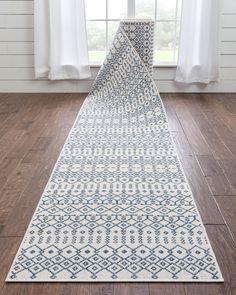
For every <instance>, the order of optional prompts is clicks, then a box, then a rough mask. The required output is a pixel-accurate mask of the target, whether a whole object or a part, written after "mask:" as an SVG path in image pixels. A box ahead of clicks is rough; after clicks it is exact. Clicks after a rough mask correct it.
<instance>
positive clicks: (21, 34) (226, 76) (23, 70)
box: [0, 0, 236, 92]
mask: <svg viewBox="0 0 236 295" xmlns="http://www.w3.org/2000/svg"><path fill="white" fill-rule="evenodd" d="M221 1H222V8H221V18H222V25H221V27H222V28H221V46H220V76H221V80H220V82H219V83H214V84H210V85H208V86H199V85H190V86H186V87H184V88H183V86H182V85H181V86H180V85H178V84H176V83H175V82H174V81H173V76H174V71H175V68H173V67H158V68H156V69H155V71H154V78H155V80H156V81H157V84H158V87H159V90H160V92H185V91H186V92H191V91H193V92H236V0H221ZM33 60H34V50H33V0H26V1H21V0H8V1H5V0H4V1H3V0H0V92H88V91H89V88H90V86H91V84H92V80H93V79H94V77H95V76H96V73H97V71H98V69H97V68H93V69H92V72H93V76H92V78H90V79H89V80H83V81H57V82H50V81H42V80H41V81H39V80H35V79H34V71H33Z"/></svg>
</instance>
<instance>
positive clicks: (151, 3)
mask: <svg viewBox="0 0 236 295" xmlns="http://www.w3.org/2000/svg"><path fill="white" fill-rule="evenodd" d="M135 14H136V17H138V18H151V19H154V18H155V0H136V1H135Z"/></svg>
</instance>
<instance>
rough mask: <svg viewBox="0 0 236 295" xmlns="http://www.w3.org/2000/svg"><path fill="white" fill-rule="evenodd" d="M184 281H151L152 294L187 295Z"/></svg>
mask: <svg viewBox="0 0 236 295" xmlns="http://www.w3.org/2000/svg"><path fill="white" fill-rule="evenodd" d="M184 287H185V284H184V283H171V284H168V283H158V284H157V283H149V290H150V295H163V294H164V295H185V294H186V293H185V288H184Z"/></svg>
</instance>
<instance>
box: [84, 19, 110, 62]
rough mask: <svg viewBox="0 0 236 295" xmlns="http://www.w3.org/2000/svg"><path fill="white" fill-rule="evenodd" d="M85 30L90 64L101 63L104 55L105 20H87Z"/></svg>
mask: <svg viewBox="0 0 236 295" xmlns="http://www.w3.org/2000/svg"><path fill="white" fill-rule="evenodd" d="M87 30H88V49H89V59H90V64H101V63H102V62H103V60H104V58H105V56H106V22H105V21H88V23H87Z"/></svg>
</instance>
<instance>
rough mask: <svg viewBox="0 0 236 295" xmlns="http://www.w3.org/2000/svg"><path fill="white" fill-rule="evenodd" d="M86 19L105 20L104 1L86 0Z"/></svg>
mask: <svg viewBox="0 0 236 295" xmlns="http://www.w3.org/2000/svg"><path fill="white" fill-rule="evenodd" d="M85 3H86V16H87V19H105V18H106V0H99V1H98V0H86V1H85Z"/></svg>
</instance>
